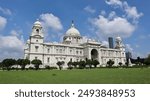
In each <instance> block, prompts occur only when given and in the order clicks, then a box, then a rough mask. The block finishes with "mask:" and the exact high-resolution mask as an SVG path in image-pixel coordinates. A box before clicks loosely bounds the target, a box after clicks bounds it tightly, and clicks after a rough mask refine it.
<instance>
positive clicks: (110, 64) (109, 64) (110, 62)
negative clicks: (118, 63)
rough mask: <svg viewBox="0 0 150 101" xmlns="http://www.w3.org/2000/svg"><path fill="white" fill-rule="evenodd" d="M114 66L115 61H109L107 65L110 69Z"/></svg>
mask: <svg viewBox="0 0 150 101" xmlns="http://www.w3.org/2000/svg"><path fill="white" fill-rule="evenodd" d="M113 64H114V61H113V60H111V59H110V60H109V61H107V65H108V66H109V67H112V66H113Z"/></svg>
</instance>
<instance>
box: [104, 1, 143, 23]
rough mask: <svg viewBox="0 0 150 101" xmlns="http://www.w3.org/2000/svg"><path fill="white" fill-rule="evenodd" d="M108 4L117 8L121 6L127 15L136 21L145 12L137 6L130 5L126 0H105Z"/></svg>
mask: <svg viewBox="0 0 150 101" xmlns="http://www.w3.org/2000/svg"><path fill="white" fill-rule="evenodd" d="M105 2H106V4H108V5H111V6H113V7H115V8H121V9H122V10H123V11H124V12H125V13H126V17H127V18H129V19H133V22H134V23H138V19H139V18H140V17H142V16H143V13H141V12H138V10H137V8H136V7H135V6H130V5H129V4H128V3H127V2H126V1H123V0H105Z"/></svg>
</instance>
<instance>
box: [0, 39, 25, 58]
mask: <svg viewBox="0 0 150 101" xmlns="http://www.w3.org/2000/svg"><path fill="white" fill-rule="evenodd" d="M0 43H1V44H0V54H1V55H0V60H2V59H5V58H23V49H24V43H23V42H22V41H21V40H20V39H18V38H17V37H16V36H0Z"/></svg>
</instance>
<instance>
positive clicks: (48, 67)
mask: <svg viewBox="0 0 150 101" xmlns="http://www.w3.org/2000/svg"><path fill="white" fill-rule="evenodd" d="M45 69H47V70H53V69H57V67H50V66H48V65H46V66H45Z"/></svg>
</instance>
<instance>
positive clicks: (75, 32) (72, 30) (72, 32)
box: [66, 21, 80, 36]
mask: <svg viewBox="0 0 150 101" xmlns="http://www.w3.org/2000/svg"><path fill="white" fill-rule="evenodd" d="M66 36H80V32H79V31H78V30H77V29H76V28H75V26H74V23H73V21H72V24H71V28H69V29H68V30H67V32H66Z"/></svg>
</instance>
